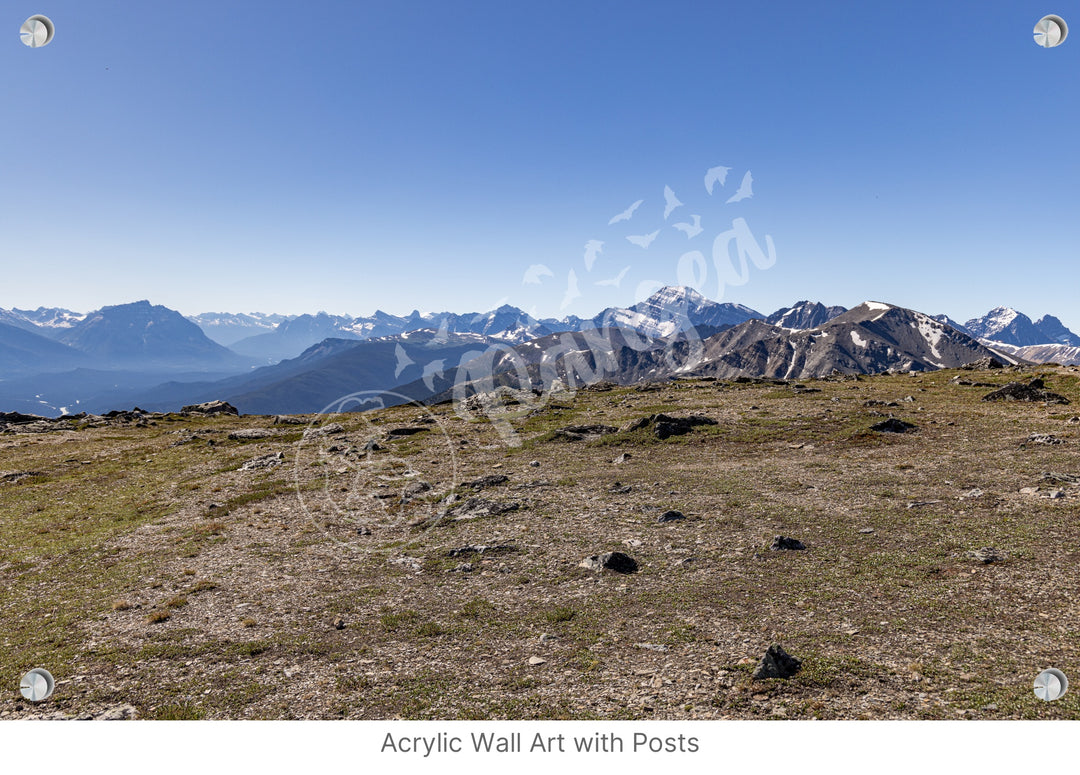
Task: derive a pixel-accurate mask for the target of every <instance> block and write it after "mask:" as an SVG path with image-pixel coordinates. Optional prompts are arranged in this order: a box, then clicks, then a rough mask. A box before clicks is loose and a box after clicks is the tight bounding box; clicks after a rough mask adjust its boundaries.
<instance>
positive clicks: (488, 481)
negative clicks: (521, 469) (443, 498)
mask: <svg viewBox="0 0 1080 775" xmlns="http://www.w3.org/2000/svg"><path fill="white" fill-rule="evenodd" d="M508 481H510V477H509V476H506V475H505V474H490V475H489V476H481V477H480V478H479V479H474V480H473V481H471V482H466V483H465V486H466V487H472V488H473V489H474V490H482V489H484V488H485V487H494V486H496V485H499V484H503V483H505V482H508Z"/></svg>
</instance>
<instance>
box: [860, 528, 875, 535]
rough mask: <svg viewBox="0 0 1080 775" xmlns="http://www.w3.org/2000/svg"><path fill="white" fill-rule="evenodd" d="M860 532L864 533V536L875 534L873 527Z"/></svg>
mask: <svg viewBox="0 0 1080 775" xmlns="http://www.w3.org/2000/svg"><path fill="white" fill-rule="evenodd" d="M859 532H860V533H863V534H864V535H869V534H870V533H873V532H874V528H872V527H864V528H861V529H860V530H859Z"/></svg>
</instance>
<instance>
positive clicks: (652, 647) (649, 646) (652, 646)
mask: <svg viewBox="0 0 1080 775" xmlns="http://www.w3.org/2000/svg"><path fill="white" fill-rule="evenodd" d="M634 645H635V646H637V647H638V648H639V649H646V650H648V651H658V652H660V653H661V654H666V653H667V651H668V647H667V646H664V645H663V644H660V643H635V644H634Z"/></svg>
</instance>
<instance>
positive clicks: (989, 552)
mask: <svg viewBox="0 0 1080 775" xmlns="http://www.w3.org/2000/svg"><path fill="white" fill-rule="evenodd" d="M968 554H969V556H971V557H972V558H974V559H976V560H978V561H979V562H981V563H983V564H984V565H989V564H990V563H993V562H1004V561H1005V559H1006V556H1005V554H1003V553H1002V552H999V551H998V550H997V549H995V548H994V547H992V546H984V547H983V548H982V549H976V550H975V551H973V552H969V553H968Z"/></svg>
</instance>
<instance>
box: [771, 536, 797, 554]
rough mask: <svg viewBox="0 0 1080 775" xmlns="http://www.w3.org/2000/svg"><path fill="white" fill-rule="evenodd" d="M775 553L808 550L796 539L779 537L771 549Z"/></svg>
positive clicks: (774, 540)
mask: <svg viewBox="0 0 1080 775" xmlns="http://www.w3.org/2000/svg"><path fill="white" fill-rule="evenodd" d="M769 548H770V549H771V550H773V551H774V552H779V551H785V550H790V551H800V550H802V549H805V548H806V544H804V543H803V542H802V541H799V540H798V539H795V538H787V537H786V536H777V537H776V538H774V539H773V542H772V545H771V546H770V547H769Z"/></svg>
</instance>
